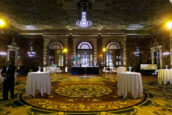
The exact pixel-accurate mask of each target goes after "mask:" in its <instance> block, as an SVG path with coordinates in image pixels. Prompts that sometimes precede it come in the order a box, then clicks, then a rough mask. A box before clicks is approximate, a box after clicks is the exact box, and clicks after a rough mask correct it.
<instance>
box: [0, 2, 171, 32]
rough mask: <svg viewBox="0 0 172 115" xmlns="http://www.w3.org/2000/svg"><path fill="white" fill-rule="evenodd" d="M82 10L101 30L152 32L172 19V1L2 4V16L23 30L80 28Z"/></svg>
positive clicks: (94, 25)
mask: <svg viewBox="0 0 172 115" xmlns="http://www.w3.org/2000/svg"><path fill="white" fill-rule="evenodd" d="M82 9H84V10H86V11H87V14H88V17H87V18H88V19H89V20H91V21H92V22H93V27H92V28H98V29H100V28H122V29H128V30H130V29H131V30H132V29H133V30H134V29H135V30H139V29H150V28H153V27H154V26H157V25H159V24H162V23H164V21H166V20H167V19H171V18H172V4H171V3H170V0H1V1H0V16H1V17H5V19H6V20H7V22H8V23H9V24H11V25H13V26H14V27H16V28H18V29H19V30H46V29H58V28H68V29H71V28H77V27H76V25H75V22H76V20H78V19H79V18H80V13H81V10H82Z"/></svg>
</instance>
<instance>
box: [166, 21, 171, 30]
mask: <svg viewBox="0 0 172 115" xmlns="http://www.w3.org/2000/svg"><path fill="white" fill-rule="evenodd" d="M166 26H167V28H168V29H172V21H169V22H167V23H166Z"/></svg>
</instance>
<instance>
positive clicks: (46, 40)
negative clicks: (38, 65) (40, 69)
mask: <svg viewBox="0 0 172 115" xmlns="http://www.w3.org/2000/svg"><path fill="white" fill-rule="evenodd" d="M48 42H49V40H48V39H46V38H45V36H44V49H43V66H47V45H48Z"/></svg>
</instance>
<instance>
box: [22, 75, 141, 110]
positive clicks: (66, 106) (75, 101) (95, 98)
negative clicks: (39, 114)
mask: <svg viewBox="0 0 172 115" xmlns="http://www.w3.org/2000/svg"><path fill="white" fill-rule="evenodd" d="M78 79H79V78H78ZM51 89H52V91H51V96H49V97H47V98H40V97H37V98H33V97H26V96H25V93H24V94H23V95H22V96H21V97H22V100H23V101H24V102H25V103H27V104H28V105H31V106H34V107H37V108H40V109H44V110H45V109H48V110H57V111H74V112H75V111H109V110H113V111H115V110H119V109H124V108H128V107H131V106H133V105H136V104H138V103H140V102H142V101H143V100H144V96H143V97H142V98H139V99H131V98H127V99H124V98H122V97H118V95H117V87H116V85H110V84H104V83H82V82H78V83H66V82H64V83H55V84H53V85H52V88H51Z"/></svg>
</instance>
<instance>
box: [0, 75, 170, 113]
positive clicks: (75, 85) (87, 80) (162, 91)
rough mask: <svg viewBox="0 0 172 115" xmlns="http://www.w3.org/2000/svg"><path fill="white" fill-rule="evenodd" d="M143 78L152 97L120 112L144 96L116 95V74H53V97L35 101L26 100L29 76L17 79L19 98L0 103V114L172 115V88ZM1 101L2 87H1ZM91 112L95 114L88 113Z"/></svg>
mask: <svg viewBox="0 0 172 115" xmlns="http://www.w3.org/2000/svg"><path fill="white" fill-rule="evenodd" d="M142 78H143V85H144V92H145V94H149V96H150V97H149V98H147V99H146V101H144V102H145V103H142V104H139V105H136V106H133V107H132V108H126V109H121V108H125V107H128V106H132V105H134V104H137V103H140V101H141V100H143V98H144V97H142V98H141V99H136V100H133V99H131V98H127V99H123V98H121V97H118V96H117V95H116V91H117V89H116V81H117V76H116V75H115V74H111V75H104V74H102V75H99V76H71V75H70V74H57V75H56V76H54V75H52V76H51V81H52V92H51V94H52V95H51V96H49V97H48V98H40V97H39V93H38V94H37V97H36V98H34V99H33V98H32V97H29V98H26V97H25V93H24V92H25V85H26V77H18V79H17V83H16V85H15V95H16V98H15V99H13V100H8V101H1V100H0V115H9V114H10V115H18V114H21V115H44V114H49V115H76V114H77V115H81V114H85V115H116V114H122V115H129V114H131V115H145V114H147V115H171V114H172V85H170V84H167V85H159V84H158V83H157V78H156V77H152V76H142ZM100 89H101V90H100ZM73 91H75V92H76V93H74V92H73ZM90 92H94V93H90ZM17 96H18V98H17ZM20 96H21V97H22V99H23V100H24V101H26V102H27V103H28V104H34V105H33V106H39V107H40V109H38V108H35V107H33V106H29V105H26V104H23V103H21V101H20V99H19V97H20ZM145 96H146V95H145ZM1 98H2V85H0V99H1ZM46 100H48V101H46ZM32 101H33V102H32ZM55 102H56V103H61V105H60V104H59V105H58V104H57V105H56V106H53V105H54V103H55ZM62 103H63V104H62ZM70 104H71V105H70ZM74 104H75V105H74ZM76 105H77V106H76ZM41 108H43V109H41ZM48 110H59V111H48ZM62 110H63V111H62ZM90 110H92V112H86V111H90ZM106 110H110V111H106ZM116 110H119V111H116ZM69 111H70V112H69ZM78 111H83V112H84V113H83V112H78ZM94 111H95V112H94Z"/></svg>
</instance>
